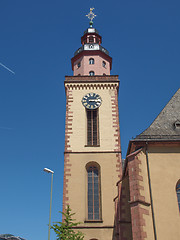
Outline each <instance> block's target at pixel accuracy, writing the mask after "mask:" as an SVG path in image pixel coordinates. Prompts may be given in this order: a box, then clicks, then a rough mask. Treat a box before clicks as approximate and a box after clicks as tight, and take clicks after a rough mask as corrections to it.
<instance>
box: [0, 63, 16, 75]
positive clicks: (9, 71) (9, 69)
mask: <svg viewBox="0 0 180 240" xmlns="http://www.w3.org/2000/svg"><path fill="white" fill-rule="evenodd" d="M0 65H1V66H2V67H4V68H5V69H7V70H8V71H9V72H11V73H13V74H15V72H13V71H12V70H11V69H9V68H8V67H6V66H5V65H3V64H2V63H0Z"/></svg>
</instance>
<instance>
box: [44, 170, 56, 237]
mask: <svg viewBox="0 0 180 240" xmlns="http://www.w3.org/2000/svg"><path fill="white" fill-rule="evenodd" d="M44 171H45V172H47V173H51V174H52V176H51V197H50V210H49V228H48V240H50V228H51V206H52V186H53V174H54V172H53V171H52V170H50V169H48V168H44Z"/></svg>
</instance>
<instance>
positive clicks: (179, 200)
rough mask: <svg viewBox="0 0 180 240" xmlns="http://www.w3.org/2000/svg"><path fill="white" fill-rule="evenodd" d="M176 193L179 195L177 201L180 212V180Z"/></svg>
mask: <svg viewBox="0 0 180 240" xmlns="http://www.w3.org/2000/svg"><path fill="white" fill-rule="evenodd" d="M176 193H177V200H178V205H179V211H180V180H179V181H178V183H177V185H176Z"/></svg>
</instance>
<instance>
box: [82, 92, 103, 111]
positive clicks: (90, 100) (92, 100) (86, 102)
mask: <svg viewBox="0 0 180 240" xmlns="http://www.w3.org/2000/svg"><path fill="white" fill-rule="evenodd" d="M101 103H102V99H101V97H100V96H99V95H98V94H97V93H88V94H86V95H85V96H84V97H83V98H82V105H83V106H84V107H85V108H87V109H90V110H93V109H96V108H98V107H100V106H101Z"/></svg>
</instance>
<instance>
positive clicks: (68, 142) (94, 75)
mask: <svg viewBox="0 0 180 240" xmlns="http://www.w3.org/2000/svg"><path fill="white" fill-rule="evenodd" d="M92 10H93V9H90V13H89V14H88V15H87V16H88V18H89V19H90V26H89V28H88V29H87V30H86V31H85V32H84V35H83V36H82V37H81V44H82V45H81V47H80V48H79V49H78V50H77V51H76V52H75V54H74V57H73V58H72V59H71V63H72V70H73V76H66V77H65V82H64V84H65V91H66V128H65V152H64V189H63V210H64V209H65V207H66V206H67V205H69V206H70V208H71V209H72V211H73V212H75V219H76V221H78V222H81V224H80V225H78V226H77V231H78V230H80V231H81V232H83V233H84V234H85V237H84V239H85V240H95V239H96V240H110V239H114V236H113V235H114V214H115V209H114V202H113V199H114V197H115V196H116V195H117V190H116V183H117V181H118V180H119V177H120V175H121V170H122V168H121V147H120V129H119V113H118V89H119V80H118V76H117V75H110V70H111V67H112V58H111V57H110V56H109V53H108V51H107V50H106V49H105V48H104V47H102V46H101V43H102V38H101V36H100V35H99V33H98V31H97V30H96V29H95V28H94V27H93V22H92V20H93V18H94V17H95V15H94V13H93V12H92Z"/></svg>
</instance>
